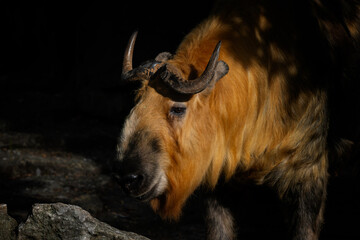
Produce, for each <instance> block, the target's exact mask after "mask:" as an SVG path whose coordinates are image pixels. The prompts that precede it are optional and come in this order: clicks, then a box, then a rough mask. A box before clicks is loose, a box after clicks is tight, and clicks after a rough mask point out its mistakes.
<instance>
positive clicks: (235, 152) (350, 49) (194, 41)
mask: <svg viewBox="0 0 360 240" xmlns="http://www.w3.org/2000/svg"><path fill="white" fill-rule="evenodd" d="M330 2H331V4H332V5H331V4H328V5H327V4H325V1H324V2H323V1H322V0H313V1H312V0H298V1H287V0H275V1H266V0H237V1H231V0H229V1H218V2H217V3H216V4H215V6H214V8H213V10H212V12H211V14H210V16H209V17H208V18H207V19H206V20H204V21H203V22H202V23H200V24H199V25H198V26H197V27H196V28H194V29H193V30H192V31H191V32H190V33H189V34H188V35H187V36H186V37H185V38H184V39H183V41H182V42H181V44H180V45H179V47H178V49H177V51H176V53H175V54H174V55H173V54H170V53H168V52H163V53H160V54H159V55H158V56H157V57H156V58H155V59H153V60H149V61H146V62H145V63H143V64H141V65H140V66H138V67H136V68H133V66H132V58H133V51H134V44H135V39H136V37H137V32H135V33H134V34H133V35H132V36H131V38H130V40H129V43H128V46H127V48H126V50H125V55H124V62H123V72H122V81H139V82H141V87H140V89H139V90H138V91H137V93H136V104H135V106H134V108H133V109H132V110H131V112H130V114H129V116H128V117H127V119H126V121H125V123H124V126H123V130H122V133H121V136H120V139H119V144H118V147H117V152H118V153H117V159H116V161H115V164H114V169H115V170H114V171H115V175H116V176H117V179H118V181H119V183H120V185H121V186H122V188H123V189H124V191H125V192H127V193H128V194H129V195H130V196H132V197H135V198H137V199H140V200H142V201H146V202H150V205H151V207H152V208H153V209H154V211H155V212H157V213H158V214H159V215H160V216H161V217H163V218H165V219H178V218H179V216H180V215H181V211H182V208H183V206H184V204H185V202H186V200H187V199H188V198H189V196H190V195H191V194H192V193H193V192H194V191H195V190H196V189H197V188H198V187H199V186H200V185H203V186H207V187H208V188H209V189H210V190H211V189H214V188H215V186H216V185H217V183H218V181H220V180H221V181H225V182H226V181H229V180H230V179H234V178H236V177H239V176H240V178H241V176H243V177H244V176H246V178H247V179H250V180H252V181H254V183H256V184H264V185H267V186H269V187H271V188H272V189H274V190H275V192H276V193H277V194H278V196H279V199H281V201H283V202H284V205H286V206H288V207H289V208H290V209H292V212H291V216H292V218H291V219H292V220H291V221H289V223H290V224H291V226H290V230H291V231H290V232H291V239H302V240H310V239H311V240H315V239H318V237H319V233H320V229H321V225H322V222H323V213H324V202H325V199H326V188H327V181H328V175H329V158H330V156H329V155H330V153H331V154H336V153H335V151H333V150H332V149H333V148H336V147H334V146H339V145H340V143H341V141H342V142H346V143H351V142H350V141H349V140H346V141H345V140H341V141H340V140H339V139H343V138H342V137H343V136H340V134H339V133H341V131H342V130H340V129H339V128H335V127H333V124H335V123H336V122H339V119H340V118H339V116H337V115H336V114H335V113H333V112H332V111H331V110H330V108H329V105H330V104H331V103H332V102H334V103H335V104H334V106H335V109H337V110H340V111H342V112H345V111H344V109H343V107H342V106H340V105H339V103H337V101H336V100H337V99H336V96H335V97H334V96H333V94H331V92H332V91H331V89H337V87H336V84H337V83H340V82H341V81H343V82H344V83H345V82H349V81H348V80H349V79H350V78H351V76H357V77H358V76H360V75H357V74H356V73H355V71H356V70H357V69H358V62H359V57H358V55H356V54H355V53H356V50H357V47H358V46H360V45H359V41H358V40H357V39H359V36H360V35H359V34H360V28H359V26H360V24H359V23H360V20H359V16H360V14H359V12H360V5H359V3H358V1H356V0H351V1H347V2H345V1H338V2H336V1H330ZM351 5H352V7H351ZM351 54H352V55H351ZM340 65H341V66H340ZM343 85H344V84H343ZM343 85H341V86H343ZM339 86H340V85H339ZM339 88H340V87H339ZM334 99H335V100H334ZM336 103H337V104H336ZM350 105H351V104H350ZM346 107H348V105H346V106H344V108H346ZM344 114H345V113H344ZM332 116H334V117H333V118H332ZM333 119H334V120H333ZM351 119H352V120H353V121H354V122H357V121H359V119H358V118H357V116H353V117H352V118H351ZM349 121H350V120H349ZM345 125H346V124H345ZM349 126H350V125H349V124H348V125H346V126H345V127H344V129H345V130H346V128H348V129H350V130H349V131H347V132H346V131H345V130H344V132H345V135H351V134H352V135H356V136H353V137H357V136H358V134H357V133H356V131H355V130H356V129H358V128H356V129H355V128H349ZM337 152H339V151H337ZM206 206H208V210H207V214H208V216H207V217H206V219H207V225H208V229H209V230H208V239H211V240H215V239H235V238H236V231H235V230H234V229H235V226H234V225H235V224H234V220H233V219H234V217H233V216H232V213H231V212H230V211H229V210H228V209H227V208H225V207H223V206H222V205H221V204H220V202H219V201H217V200H216V198H215V197H211V198H210V199H209V200H208V204H207V205H206Z"/></svg>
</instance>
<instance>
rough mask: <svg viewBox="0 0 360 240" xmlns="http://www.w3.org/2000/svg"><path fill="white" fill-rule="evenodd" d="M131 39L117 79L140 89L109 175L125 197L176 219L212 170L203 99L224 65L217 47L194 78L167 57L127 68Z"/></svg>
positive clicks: (211, 138)
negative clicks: (202, 70) (120, 187)
mask: <svg viewBox="0 0 360 240" xmlns="http://www.w3.org/2000/svg"><path fill="white" fill-rule="evenodd" d="M135 39H136V33H134V34H133V35H132V37H131V38H130V41H129V44H128V47H127V49H126V51H125V56H124V63H123V72H122V80H123V81H124V80H125V81H132V80H136V81H138V80H139V81H141V82H142V87H141V89H140V90H139V91H138V94H137V104H136V105H135V107H134V108H133V109H132V111H131V113H130V115H129V116H128V118H127V119H126V122H125V124H124V128H123V130H122V133H121V136H120V141H119V145H118V154H117V156H118V157H117V160H116V161H115V166H114V171H115V176H116V177H117V179H118V181H119V183H120V185H121V186H122V188H123V189H124V191H125V192H127V193H128V194H129V195H130V196H133V197H135V198H137V199H140V200H142V201H150V203H151V206H152V208H153V209H154V210H155V211H156V212H158V213H159V214H160V215H161V216H162V217H164V218H174V219H176V218H178V217H179V215H180V213H181V208H182V206H183V204H184V202H185V200H186V199H187V198H188V197H189V195H190V194H191V193H192V192H193V191H194V190H195V189H196V188H197V187H198V186H199V185H200V184H201V183H202V182H203V181H204V180H205V179H206V178H208V177H209V176H208V175H209V169H214V168H216V166H214V164H213V163H212V159H213V158H214V154H217V153H216V151H215V150H216V146H215V145H214V143H215V142H216V141H215V138H216V135H217V134H216V126H215V123H214V121H213V116H212V115H213V114H212V113H211V112H212V107H213V106H212V105H211V104H210V102H211V101H209V98H210V96H211V92H212V89H213V87H214V85H215V83H216V81H218V80H219V79H221V78H222V77H223V76H225V75H226V74H227V72H228V66H227V64H226V63H225V62H223V61H218V57H219V51H220V42H219V43H218V44H217V46H216V47H215V50H214V51H213V53H212V55H211V57H210V60H209V62H208V64H207V67H206V69H205V70H204V72H203V73H202V74H201V75H200V76H199V77H198V78H196V79H192V80H187V79H185V77H184V76H183V75H184V73H183V72H182V71H180V70H179V67H178V66H176V64H172V56H171V54H169V53H162V54H159V55H158V56H157V57H156V58H155V60H152V61H147V62H145V63H144V64H142V65H140V66H139V67H137V68H134V69H133V67H132V55H133V49H134V43H135ZM217 168H219V169H220V168H221V167H219V166H217ZM219 172H220V170H219V171H218V172H217V173H216V174H217V175H219ZM216 174H215V175H216Z"/></svg>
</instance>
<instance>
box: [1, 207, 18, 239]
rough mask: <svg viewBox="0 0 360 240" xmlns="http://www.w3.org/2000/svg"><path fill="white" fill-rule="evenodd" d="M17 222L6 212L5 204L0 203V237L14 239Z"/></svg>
mask: <svg viewBox="0 0 360 240" xmlns="http://www.w3.org/2000/svg"><path fill="white" fill-rule="evenodd" d="M16 227H17V222H16V220H15V219H13V218H12V217H10V216H9V215H8V214H7V206H6V204H0V239H1V240H15V239H16V234H15V229H16Z"/></svg>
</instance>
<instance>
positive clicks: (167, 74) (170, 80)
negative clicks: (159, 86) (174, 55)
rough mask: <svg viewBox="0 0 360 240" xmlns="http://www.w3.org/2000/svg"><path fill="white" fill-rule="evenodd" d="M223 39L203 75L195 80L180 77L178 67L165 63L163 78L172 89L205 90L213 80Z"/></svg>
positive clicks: (181, 91)
mask: <svg viewBox="0 0 360 240" xmlns="http://www.w3.org/2000/svg"><path fill="white" fill-rule="evenodd" d="M220 47H221V41H219V42H218V44H217V45H216V47H215V50H214V51H213V53H212V55H211V57H210V60H209V62H208V64H207V66H206V68H205V71H204V72H203V73H202V74H201V76H200V77H199V78H197V79H194V80H190V81H188V80H185V79H182V78H181V77H180V74H178V73H177V72H178V71H177V69H175V68H174V67H172V66H171V65H165V66H164V68H165V69H163V71H162V74H161V78H162V79H163V81H164V82H165V83H167V84H168V85H169V86H170V87H171V88H172V89H174V90H175V91H177V92H179V93H182V94H195V93H199V92H201V91H203V90H204V89H205V88H206V87H207V86H208V85H209V83H210V82H211V80H212V78H213V76H214V74H215V69H216V66H217V63H218V58H219V52H220Z"/></svg>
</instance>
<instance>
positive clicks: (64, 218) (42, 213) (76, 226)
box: [18, 203, 148, 240]
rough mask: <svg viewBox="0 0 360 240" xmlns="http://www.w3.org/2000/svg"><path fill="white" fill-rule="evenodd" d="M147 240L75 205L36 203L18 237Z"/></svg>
mask: <svg viewBox="0 0 360 240" xmlns="http://www.w3.org/2000/svg"><path fill="white" fill-rule="evenodd" d="M30 239H31V240H47V239H54V240H56V239H70V240H77V239H79V240H80V239H81V240H107V239H111V240H146V239H148V238H146V237H143V236H140V235H137V234H135V233H131V232H125V231H120V230H118V229H116V228H114V227H111V226H110V225H108V224H106V223H104V222H100V221H99V220H97V219H96V218H93V217H92V216H91V215H90V214H89V213H88V212H86V211H85V210H83V209H82V208H80V207H78V206H74V205H67V204H63V203H53V204H35V205H34V206H33V209H32V214H31V215H30V216H29V217H28V219H27V220H26V222H25V223H21V224H20V225H19V229H18V240H30Z"/></svg>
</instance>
